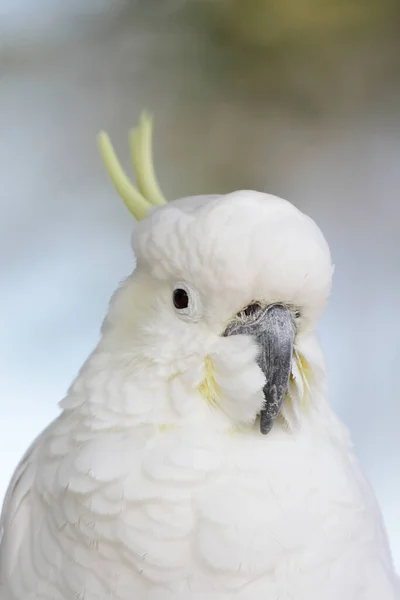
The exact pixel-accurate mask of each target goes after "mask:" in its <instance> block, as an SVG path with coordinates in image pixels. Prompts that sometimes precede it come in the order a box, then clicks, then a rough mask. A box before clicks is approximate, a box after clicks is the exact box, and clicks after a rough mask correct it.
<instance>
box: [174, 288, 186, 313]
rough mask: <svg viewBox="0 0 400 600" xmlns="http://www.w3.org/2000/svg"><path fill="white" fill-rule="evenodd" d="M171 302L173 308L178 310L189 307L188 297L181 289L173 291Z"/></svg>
mask: <svg viewBox="0 0 400 600" xmlns="http://www.w3.org/2000/svg"><path fill="white" fill-rule="evenodd" d="M173 300H174V306H175V308H177V309H178V310H183V309H184V308H187V307H188V306H189V296H188V294H187V292H186V290H183V289H182V288H177V289H176V290H174V295H173Z"/></svg>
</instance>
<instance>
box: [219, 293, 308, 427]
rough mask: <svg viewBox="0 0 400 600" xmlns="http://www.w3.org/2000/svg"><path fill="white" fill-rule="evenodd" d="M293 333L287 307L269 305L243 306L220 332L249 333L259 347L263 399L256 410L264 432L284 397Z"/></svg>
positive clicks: (276, 413)
mask: <svg viewBox="0 0 400 600" xmlns="http://www.w3.org/2000/svg"><path fill="white" fill-rule="evenodd" d="M249 309H251V310H249ZM295 333H296V329H295V325H294V321H293V317H292V313H291V311H290V309H289V308H287V307H286V306H283V305H282V304H272V305H270V306H268V307H267V308H266V309H264V310H263V309H262V308H261V307H260V306H259V305H251V306H250V307H247V309H245V310H244V311H243V312H241V313H239V315H238V316H237V317H236V319H235V320H234V321H233V322H232V323H230V325H229V326H228V327H227V329H226V330H225V332H224V334H223V335H224V336H230V335H250V336H252V337H253V338H254V339H255V340H256V342H257V343H258V345H259V346H260V354H259V357H258V364H259V366H260V368H261V369H262V371H263V373H264V375H265V379H266V384H265V386H264V398H265V402H264V407H263V409H262V411H261V413H260V430H261V433H262V434H264V435H266V434H267V433H269V432H270V430H271V429H272V426H273V424H274V421H275V419H276V417H277V416H278V414H279V411H280V409H281V406H282V403H283V401H284V399H285V396H286V392H287V388H288V385H289V377H290V372H291V366H292V355H293V343H294V337H295Z"/></svg>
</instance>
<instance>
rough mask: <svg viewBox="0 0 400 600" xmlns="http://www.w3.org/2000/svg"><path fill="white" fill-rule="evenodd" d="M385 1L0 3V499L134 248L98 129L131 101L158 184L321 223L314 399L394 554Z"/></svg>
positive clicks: (119, 129) (391, 201)
mask: <svg viewBox="0 0 400 600" xmlns="http://www.w3.org/2000/svg"><path fill="white" fill-rule="evenodd" d="M399 13H400V4H399V3H398V2H396V0H394V1H393V2H392V1H390V0H363V1H361V0H143V1H134V0H131V1H129V0H0V190H1V191H0V201H1V215H2V218H1V220H0V228H1V235H0V243H1V252H0V262H1V294H0V321H1V323H0V331H1V335H0V369H1V373H0V499H1V498H2V497H3V494H4V492H5V489H6V486H7V484H8V481H9V479H10V477H11V474H12V471H13V469H14V467H15V466H16V464H17V462H18V460H19V458H20V456H21V454H22V453H23V452H24V450H25V449H26V447H27V446H28V444H29V443H30V441H31V440H32V438H33V437H34V436H36V434H37V433H39V431H40V430H41V429H42V428H43V427H44V426H45V425H46V424H47V422H48V421H49V420H50V419H52V418H53V417H54V416H56V415H57V414H58V408H57V402H58V401H59V400H60V399H61V398H62V396H63V395H64V393H65V391H66V389H67V387H68V385H69V383H70V382H71V380H72V378H73V377H74V376H75V374H76V372H77V370H78V369H79V367H80V366H81V364H82V362H83V361H84V359H85V358H86V357H87V355H88V353H89V352H90V350H91V349H92V348H93V346H94V344H95V343H96V341H97V339H98V334H99V327H100V324H101V321H102V318H103V316H104V315H105V312H106V310H107V304H108V300H109V297H110V295H111V294H112V292H113V290H114V289H115V287H116V286H117V284H118V283H119V281H120V280H121V279H122V278H123V277H124V276H126V275H127V274H128V273H129V272H130V271H131V269H132V266H133V264H134V259H133V256H132V254H131V249H130V234H131V229H132V217H131V216H130V214H129V213H128V211H127V210H126V209H125V207H124V206H123V204H122V202H121V201H120V200H119V198H118V197H117V196H116V193H115V192H114V190H113V189H112V187H111V185H110V183H109V181H108V178H107V176H106V174H105V172H104V170H103V167H102V164H101V161H100V158H99V155H98V152H97V148H96V134H97V132H98V131H99V130H100V129H102V128H104V129H106V130H107V131H108V132H109V133H110V134H111V136H112V139H113V141H114V142H115V144H116V147H117V150H118V153H119V155H120V156H121V157H122V159H123V162H124V163H125V164H126V165H127V163H128V141H127V132H128V129H129V128H130V127H131V126H132V125H135V124H136V122H137V119H138V115H139V113H140V112H141V110H142V109H143V108H148V109H150V110H151V111H152V112H153V113H154V114H155V117H156V120H155V144H154V145H155V158H156V165H157V170H158V175H159V179H160V182H161V183H162V187H163V189H164V192H165V193H166V195H167V196H168V197H169V198H171V199H172V198H175V197H178V196H183V195H189V194H197V193H206V192H227V191H231V190H234V189H237V188H254V189H258V190H264V191H269V192H271V193H274V194H277V195H279V196H283V197H285V198H287V199H288V200H290V201H292V202H293V203H294V204H295V205H296V206H298V207H299V208H300V209H302V210H304V211H306V212H307V213H309V214H310V215H311V216H312V217H313V218H314V219H315V220H316V221H317V222H318V224H319V225H320V226H321V228H322V230H323V231H324V233H325V234H326V237H327V238H328V241H329V243H330V245H331V248H332V253H333V257H334V261H335V264H336V274H335V282H334V291H333V295H332V300H331V303H330V306H329V308H328V310H327V312H326V315H325V317H324V319H323V321H322V323H321V327H320V337H321V340H322V343H323V347H324V350H325V354H326V357H327V363H328V369H329V376H330V389H331V400H332V403H333V404H334V407H335V409H336V411H337V412H338V413H339V415H340V417H341V418H342V419H343V420H344V421H345V422H346V423H347V425H348V426H349V428H350V430H351V432H352V435H353V439H354V443H355V447H356V452H357V454H358V456H359V458H360V461H361V463H362V465H363V467H364V470H365V471H366V472H367V474H368V476H369V478H370V480H371V482H372V484H373V486H374V488H375V490H376V493H377V495H378V498H379V501H380V503H381V506H382V509H383V513H384V517H385V521H386V525H387V528H388V531H389V535H390V538H391V543H392V548H393V553H394V557H395V561H396V565H397V568H398V570H400V435H399V426H400V397H399V385H398V381H397V379H396V376H397V375H396V372H397V369H398V368H399V364H400V352H399V343H398V340H399V334H400V319H399V316H398V312H399V307H400V277H399V263H400V239H399V237H398V229H399V220H400V204H399V200H400V198H399V190H400V36H399V33H400V15H399Z"/></svg>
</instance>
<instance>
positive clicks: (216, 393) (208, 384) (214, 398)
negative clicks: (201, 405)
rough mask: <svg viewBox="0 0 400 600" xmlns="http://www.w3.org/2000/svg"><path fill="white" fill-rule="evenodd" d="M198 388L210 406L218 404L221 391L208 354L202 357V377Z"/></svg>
mask: <svg viewBox="0 0 400 600" xmlns="http://www.w3.org/2000/svg"><path fill="white" fill-rule="evenodd" d="M198 390H199V392H200V394H201V395H202V396H204V398H205V399H206V400H207V402H208V403H209V404H210V405H211V406H214V407H215V406H218V403H219V399H220V396H221V391H220V389H219V387H218V384H217V382H216V380H215V369H214V363H213V361H212V359H211V357H210V356H206V358H205V359H204V379H203V381H202V382H201V384H200V385H199V387H198Z"/></svg>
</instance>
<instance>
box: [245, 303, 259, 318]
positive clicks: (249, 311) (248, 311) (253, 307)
mask: <svg viewBox="0 0 400 600" xmlns="http://www.w3.org/2000/svg"><path fill="white" fill-rule="evenodd" d="M260 310H261V305H260V304H258V302H254V303H253V304H249V305H248V306H246V308H245V309H244V310H243V311H242V312H243V314H245V315H246V317H251V316H253V315H256V314H257V313H258V312H260Z"/></svg>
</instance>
